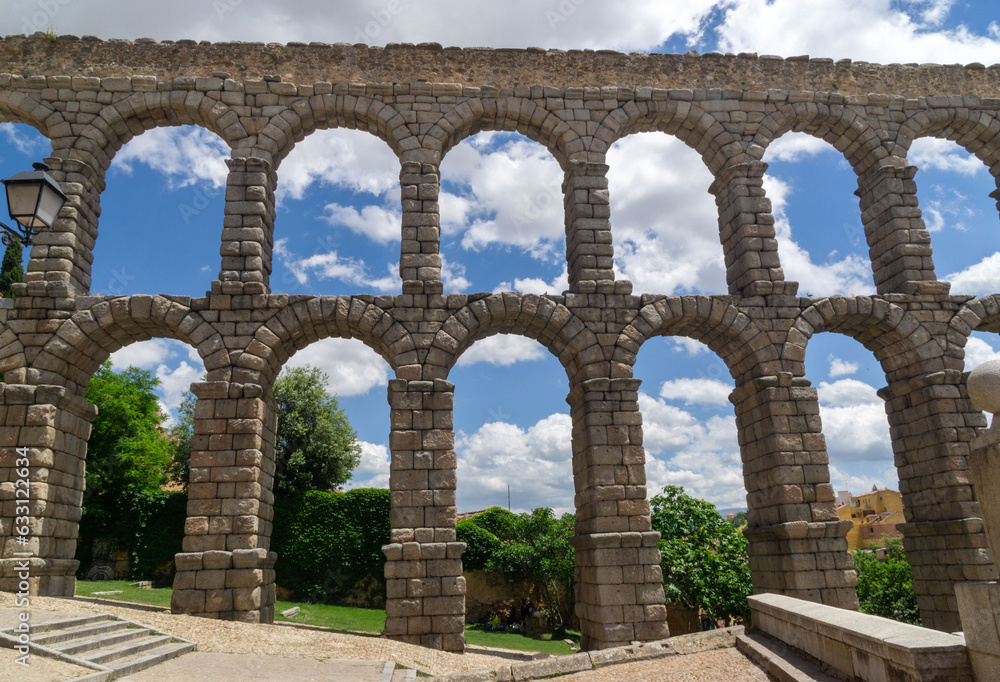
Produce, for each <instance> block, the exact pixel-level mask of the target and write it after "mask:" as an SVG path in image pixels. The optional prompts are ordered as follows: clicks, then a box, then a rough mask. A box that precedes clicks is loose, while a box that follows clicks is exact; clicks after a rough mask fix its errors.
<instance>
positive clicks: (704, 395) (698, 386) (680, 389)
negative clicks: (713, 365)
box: [660, 379, 733, 405]
mask: <svg viewBox="0 0 1000 682" xmlns="http://www.w3.org/2000/svg"><path fill="white" fill-rule="evenodd" d="M732 392H733V387H732V386H731V385H729V384H726V383H723V382H721V381H718V380H716V379H672V380H670V381H665V382H663V386H662V387H661V388H660V397H661V398H666V399H667V400H683V401H684V404H685V405H695V404H698V405H729V394H730V393H732Z"/></svg>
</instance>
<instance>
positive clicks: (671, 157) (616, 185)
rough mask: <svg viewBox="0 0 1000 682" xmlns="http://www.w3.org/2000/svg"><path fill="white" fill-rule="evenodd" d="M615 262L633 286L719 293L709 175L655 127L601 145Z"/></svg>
mask: <svg viewBox="0 0 1000 682" xmlns="http://www.w3.org/2000/svg"><path fill="white" fill-rule="evenodd" d="M608 164H609V166H610V171H609V172H608V183H609V190H610V196H611V215H612V218H611V220H612V224H613V226H614V238H615V266H616V269H617V270H618V271H619V273H620V277H621V278H622V279H628V280H631V281H632V283H633V284H634V286H635V290H636V291H655V292H657V293H664V294H676V293H712V294H716V293H724V292H726V291H727V286H726V268H725V258H724V256H723V251H722V246H721V245H720V244H719V227H718V224H719V223H718V214H717V211H716V207H715V200H714V199H713V198H712V196H711V195H710V194H709V192H708V188H709V186H710V185H711V184H712V174H711V173H710V172H709V171H708V169H707V168H706V167H705V166H704V164H703V163H702V162H701V159H700V158H699V156H698V154H697V153H696V152H695V151H694V150H692V149H690V148H689V147H688V146H687V145H685V144H684V143H683V142H681V141H680V140H678V139H677V138H675V137H673V136H670V135H666V134H663V133H643V134H638V135H630V136H628V137H625V138H623V139H621V140H619V141H617V142H615V144H614V145H613V146H612V147H611V149H610V150H609V151H608Z"/></svg>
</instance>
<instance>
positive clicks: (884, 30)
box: [717, 0, 1000, 64]
mask: <svg viewBox="0 0 1000 682" xmlns="http://www.w3.org/2000/svg"><path fill="white" fill-rule="evenodd" d="M949 6H950V3H948V2H942V1H940V0H932V1H931V2H910V3H895V2H891V0H773V1H772V2H769V3H761V2H760V1H759V0H729V2H727V3H726V4H725V8H726V9H725V17H724V19H723V22H722V24H721V25H720V26H719V27H718V29H717V31H718V35H719V48H720V51H722V52H760V53H766V54H779V55H783V56H792V55H800V54H809V55H812V56H814V57H833V58H834V59H840V58H844V57H850V58H852V59H854V60H856V61H858V60H868V61H872V62H879V63H882V64H889V63H894V62H918V63H923V62H935V63H939V64H953V63H956V62H959V63H963V64H965V63H969V62H982V63H984V64H991V63H995V62H998V61H1000V39H998V38H997V36H996V35H992V34H991V35H990V36H984V35H977V34H975V33H974V32H973V30H971V29H970V28H969V27H966V26H957V27H956V28H954V29H949V30H942V29H940V24H941V23H942V22H943V21H944V19H945V17H946V16H947V13H948V8H949Z"/></svg>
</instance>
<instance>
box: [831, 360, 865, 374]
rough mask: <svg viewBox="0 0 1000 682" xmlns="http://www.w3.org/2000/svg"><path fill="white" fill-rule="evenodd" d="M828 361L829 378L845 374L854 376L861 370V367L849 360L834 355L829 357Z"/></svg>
mask: <svg viewBox="0 0 1000 682" xmlns="http://www.w3.org/2000/svg"><path fill="white" fill-rule="evenodd" d="M829 360H830V376H831V377H841V376H844V375H847V374H854V373H855V372H857V371H858V370H859V369H861V365H859V364H858V363H856V362H851V361H850V360H844V359H842V358H838V357H836V356H834V355H831V356H830V358H829Z"/></svg>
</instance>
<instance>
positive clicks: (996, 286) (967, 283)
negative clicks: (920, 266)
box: [944, 252, 1000, 296]
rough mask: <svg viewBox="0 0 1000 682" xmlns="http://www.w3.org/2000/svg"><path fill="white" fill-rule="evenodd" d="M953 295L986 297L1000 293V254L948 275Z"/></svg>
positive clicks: (946, 279)
mask: <svg viewBox="0 0 1000 682" xmlns="http://www.w3.org/2000/svg"><path fill="white" fill-rule="evenodd" d="M944 279H945V281H948V282H951V292H952V294H972V295H975V296H984V295H986V294H991V293H995V292H997V291H1000V252H997V253H994V254H991V255H989V256H986V257H985V258H983V259H982V260H981V261H979V262H978V263H975V264H973V265H970V266H969V267H967V268H965V269H964V270H961V271H959V272H953V273H951V274H950V275H947V276H946V277H945V278H944Z"/></svg>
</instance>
